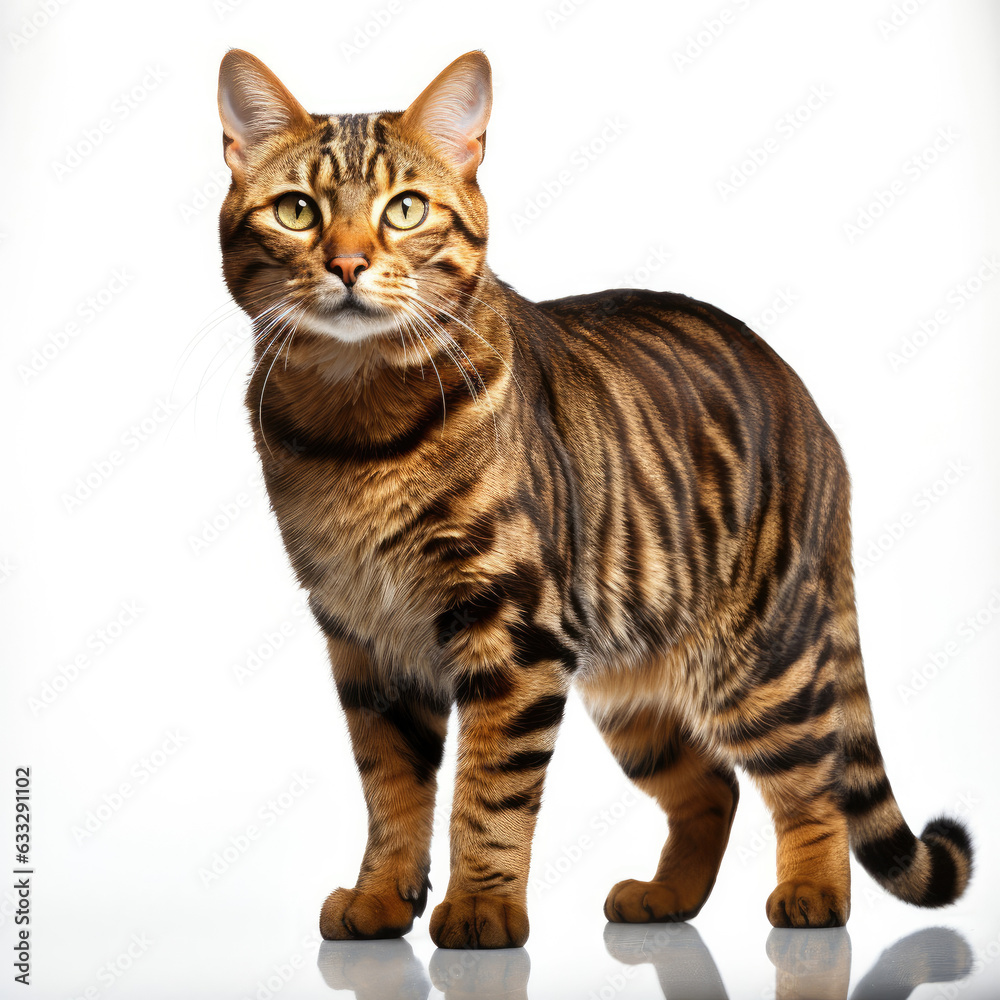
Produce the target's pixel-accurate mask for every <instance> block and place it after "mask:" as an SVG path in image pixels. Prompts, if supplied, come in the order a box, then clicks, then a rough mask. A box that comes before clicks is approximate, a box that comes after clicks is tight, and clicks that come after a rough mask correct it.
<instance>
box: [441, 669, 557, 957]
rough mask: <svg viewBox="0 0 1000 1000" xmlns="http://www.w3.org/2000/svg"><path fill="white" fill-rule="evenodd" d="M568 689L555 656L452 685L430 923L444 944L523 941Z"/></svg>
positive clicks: (503, 945)
mask: <svg viewBox="0 0 1000 1000" xmlns="http://www.w3.org/2000/svg"><path fill="white" fill-rule="evenodd" d="M567 688H568V679H567V674H566V670H565V668H564V666H563V665H562V664H561V663H560V662H558V661H546V662H541V663H534V664H531V665H529V666H525V665H523V664H518V663H508V664H502V665H500V666H494V667H489V668H484V669H480V670H476V671H474V672H470V673H467V674H465V675H464V676H462V677H461V678H460V679H459V681H458V683H457V685H456V692H455V697H456V702H457V704H458V717H459V737H458V740H459V746H458V768H457V772H456V776H455V800H454V804H453V807H452V816H451V879H450V881H449V883H448V892H447V894H446V895H445V898H444V900H443V901H442V902H441V903H439V904H438V906H436V907H435V908H434V912H433V914H432V916H431V925H430V932H431V938H433V940H434V943H435V944H437V945H438V946H439V947H441V948H517V947H520V946H521V945H523V944H524V942H525V941H526V940H527V937H528V912H527V879H528V864H529V862H530V859H531V838H532V835H533V833H534V829H535V820H536V816H537V813H538V809H539V806H540V804H541V795H542V785H543V783H544V780H545V769H546V767H547V766H548V762H549V758H550V757H551V756H552V750H553V747H554V745H555V738H556V732H557V730H558V727H559V722H560V721H561V719H562V714H563V708H564V706H565V703H566V692H567Z"/></svg>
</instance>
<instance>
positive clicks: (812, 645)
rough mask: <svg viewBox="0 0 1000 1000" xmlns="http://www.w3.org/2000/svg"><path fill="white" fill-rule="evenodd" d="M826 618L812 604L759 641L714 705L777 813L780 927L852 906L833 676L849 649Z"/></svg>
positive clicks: (771, 902)
mask: <svg viewBox="0 0 1000 1000" xmlns="http://www.w3.org/2000/svg"><path fill="white" fill-rule="evenodd" d="M807 607H808V608H811V609H814V608H816V607H820V608H822V605H821V604H817V602H815V601H813V602H811V603H809V602H807ZM829 617H830V616H829V615H826V614H824V613H821V612H820V611H815V612H814V613H813V614H812V615H803V616H802V619H801V620H800V621H798V622H797V623H796V625H795V627H794V628H793V627H792V626H788V627H787V628H786V629H785V630H784V631H783V632H778V633H776V634H773V635H770V636H769V637H768V641H766V642H765V641H763V639H762V640H761V644H760V645H761V649H762V652H760V653H759V655H758V657H757V659H756V661H755V662H753V663H752V664H751V669H750V670H749V671H748V672H747V673H746V674H745V675H744V677H743V678H742V679H741V680H740V682H739V683H737V684H736V685H734V686H733V687H732V688H731V689H730V691H729V692H728V694H727V695H726V697H725V698H724V699H722V701H721V702H720V704H719V705H717V706H716V713H715V722H714V724H715V730H716V731H715V736H716V738H717V739H718V741H719V742H720V743H721V744H722V745H723V746H724V747H725V748H726V750H727V751H728V752H729V753H731V755H732V759H733V760H734V761H735V762H736V764H737V765H739V766H740V767H741V768H743V769H744V770H745V771H746V772H747V773H748V774H749V775H750V777H751V778H752V779H753V780H754V783H755V784H756V785H757V787H758V788H759V789H760V791H761V794H762V796H763V798H764V801H765V803H766V804H767V806H768V808H769V809H770V811H771V815H772V818H773V820H774V830H775V839H776V840H777V867H778V885H777V887H776V888H775V889H774V891H773V892H772V893H771V895H770V897H769V898H768V900H767V906H766V912H767V917H768V920H770V922H771V923H772V924H773V925H774V926H775V927H839V926H842V925H843V924H844V923H846V921H847V917H848V915H849V913H850V908H851V869H850V860H849V856H848V825H847V817H846V815H845V813H844V807H843V803H842V791H841V774H842V771H843V767H844V750H843V737H842V732H841V726H842V715H841V706H840V704H839V700H838V687H837V682H836V677H837V673H838V671H840V670H842V669H843V668H844V662H845V658H846V657H847V656H849V650H848V649H847V648H846V647H844V648H842V647H841V646H840V645H839V644H838V643H837V642H835V641H834V640H833V639H832V638H830V637H829V635H828V634H827V633H826V631H825V629H826V624H825V623H826V622H827V621H828V619H829Z"/></svg>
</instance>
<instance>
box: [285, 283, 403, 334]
mask: <svg viewBox="0 0 1000 1000" xmlns="http://www.w3.org/2000/svg"><path fill="white" fill-rule="evenodd" d="M303 312H304V316H303V317H302V318H303V319H304V321H305V325H306V326H307V327H309V328H310V329H312V331H313V332H315V333H318V334H325V335H326V336H330V337H335V338H336V339H338V340H345V341H358V340H365V339H367V338H369V337H375V336H378V335H379V334H382V333H386V332H389V331H390V330H394V329H396V327H397V325H398V320H397V318H396V317H395V315H394V314H393V313H392V311H391V310H389V309H386V308H385V307H384V306H381V305H378V304H376V303H373V302H370V301H368V300H366V299H362V298H361V297H360V296H359V295H358V294H357V293H355V292H353V291H347V292H345V293H344V294H342V295H338V296H337V297H336V298H335V299H333V300H330V299H327V298H323V297H321V298H317V299H316V300H315V301H314V302H312V303H310V304H309V305H308V306H307V307H305V309H304V310H303Z"/></svg>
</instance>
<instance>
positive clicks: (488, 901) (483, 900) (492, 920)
mask: <svg viewBox="0 0 1000 1000" xmlns="http://www.w3.org/2000/svg"><path fill="white" fill-rule="evenodd" d="M431 940H432V941H433V942H434V943H435V944H436V945H437V946H438V947H439V948H520V947H521V945H523V944H524V942H525V941H527V940H528V911H527V910H526V909H525V907H524V904H522V903H519V902H517V901H516V900H513V899H504V898H501V897H498V896H491V895H490V894H489V893H485V892H481V893H478V894H470V895H465V896H454V897H453V898H451V899H444V900H442V901H441V902H440V903H438V905H437V906H435V907H434V912H433V913H432V914H431Z"/></svg>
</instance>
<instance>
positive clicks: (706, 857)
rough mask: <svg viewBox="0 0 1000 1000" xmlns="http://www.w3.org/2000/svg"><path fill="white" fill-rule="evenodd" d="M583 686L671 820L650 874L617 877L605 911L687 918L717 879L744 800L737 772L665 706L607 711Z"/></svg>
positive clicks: (610, 740)
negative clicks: (647, 877)
mask: <svg viewBox="0 0 1000 1000" xmlns="http://www.w3.org/2000/svg"><path fill="white" fill-rule="evenodd" d="M583 694H584V700H585V702H587V704H588V708H589V709H590V711H591V714H592V716H593V717H594V720H595V722H596V723H597V725H598V728H599V729H600V730H601V734H602V735H603V736H604V739H605V741H606V742H607V744H608V746H609V748H610V749H611V752H612V753H613V754H614V756H615V759H616V760H617V761H618V763H619V764H620V765H621V767H622V770H623V771H624V772H625V774H626V775H628V777H629V778H631V779H632V781H633V782H635V784H636V785H637V786H638V787H639V788H640V789H642V791H644V792H646V793H647V794H648V795H650V796H652V797H653V798H654V799H656V801H657V802H658V803H659V804H660V806H661V807H662V809H663V811H664V812H665V813H666V814H667V823H668V836H667V842H666V844H664V847H663V851H662V852H661V854H660V863H659V865H658V866H657V869H656V873H655V874H654V875H653V878H652V879H651V880H650V881H648V882H643V881H638V880H636V879H627V880H625V881H624V882H619V883H618V884H617V885H616V886H614V887H613V888H612V889H611V892H610V893H608V898H607V901H606V902H605V904H604V914H605V916H606V917H607V918H608V920H612V921H616V922H622V923H645V922H648V921H679V920H688V919H689V918H691V917H693V916H694V915H695V914H696V913H698V911H699V910H700V909H701V908H702V906H703V905H704V903H705V901H706V900H707V899H708V896H709V893H710V892H711V891H712V886H714V885H715V877H716V874H717V873H718V871H719V865H720V864H721V863H722V856H723V854H724V852H725V850H726V844H727V843H728V841H729V831H730V828H731V826H732V822H733V816H734V815H735V813H736V804H737V802H738V800H739V786H738V785H737V783H736V775H735V774H734V773H733V770H732V768H731V767H729V766H728V765H726V764H725V763H722V762H720V760H719V759H718V758H716V757H714V756H713V755H712V754H710V753H709V752H707V751H706V750H705V749H703V748H702V747H701V746H700V745H699V744H698V743H697V742H696V741H695V740H694V739H693V738H692V736H691V734H690V733H689V732H688V731H687V729H686V728H685V727H684V726H683V725H682V724H681V723H680V722H679V721H678V720H677V719H676V718H674V717H673V716H671V715H670V714H668V713H667V712H666V711H665V710H664V709H663V708H662V707H659V706H655V707H653V706H648V707H647V706H643V707H636V708H631V707H627V708H623V707H618V708H615V709H613V710H611V711H610V712H608V711H602V710H601V709H600V707H599V705H600V702H599V699H594V698H593V697H591V698H589V699H588V696H587V692H586V691H584V692H583Z"/></svg>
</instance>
